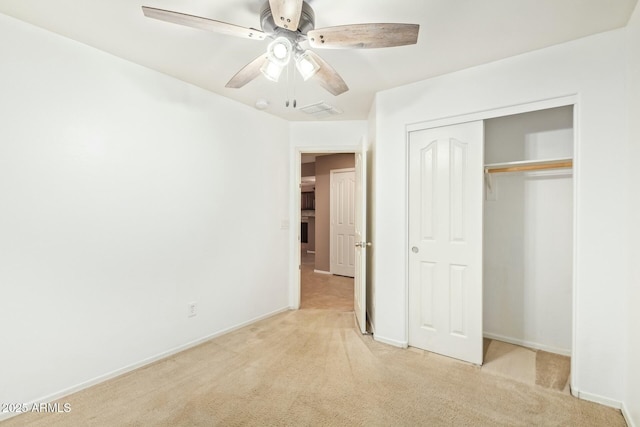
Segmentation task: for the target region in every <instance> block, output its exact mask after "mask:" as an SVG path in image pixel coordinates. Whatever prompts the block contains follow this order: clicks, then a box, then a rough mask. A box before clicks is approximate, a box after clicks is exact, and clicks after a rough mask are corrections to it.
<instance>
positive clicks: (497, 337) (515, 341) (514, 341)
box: [483, 332, 571, 356]
mask: <svg viewBox="0 0 640 427" xmlns="http://www.w3.org/2000/svg"><path fill="white" fill-rule="evenodd" d="M483 336H484V337H485V338H489V339H492V340H498V341H503V342H506V343H509V344H514V345H519V346H522V347H528V348H533V349H534V350H542V351H546V352H549V353H555V354H560V355H562V356H571V349H566V348H558V347H551V346H548V345H544V344H539V343H536V342H533V341H526V340H521V339H517V338H511V337H505V336H503V335H498V334H492V333H490V332H484V334H483Z"/></svg>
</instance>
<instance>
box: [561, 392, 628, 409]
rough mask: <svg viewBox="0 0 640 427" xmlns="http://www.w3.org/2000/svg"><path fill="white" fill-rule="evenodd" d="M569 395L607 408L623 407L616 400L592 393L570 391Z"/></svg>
mask: <svg viewBox="0 0 640 427" xmlns="http://www.w3.org/2000/svg"><path fill="white" fill-rule="evenodd" d="M571 394H572V395H573V396H574V397H577V398H578V399H582V400H588V401H589V402H594V403H599V404H601V405H604V406H609V407H611V408H615V409H622V406H623V404H622V402H620V401H618V400H614V399H609V398H608V397H603V396H599V395H597V394H593V393H588V392H584V391H580V390H575V389H571Z"/></svg>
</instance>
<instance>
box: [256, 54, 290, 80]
mask: <svg viewBox="0 0 640 427" xmlns="http://www.w3.org/2000/svg"><path fill="white" fill-rule="evenodd" d="M284 67H285V66H284V65H280V64H278V63H277V62H274V61H272V60H271V59H267V60H266V61H264V64H262V67H260V71H262V74H263V75H264V76H265V77H266V78H267V79H269V80H271V81H272V82H277V81H278V80H280V74H282V70H284Z"/></svg>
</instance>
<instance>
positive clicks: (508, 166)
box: [484, 159, 573, 173]
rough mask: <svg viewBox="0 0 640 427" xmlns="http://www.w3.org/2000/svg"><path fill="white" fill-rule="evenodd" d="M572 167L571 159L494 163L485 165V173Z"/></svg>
mask: <svg viewBox="0 0 640 427" xmlns="http://www.w3.org/2000/svg"><path fill="white" fill-rule="evenodd" d="M572 167H573V159H557V160H532V161H524V162H510V163H495V164H491V165H485V167H484V172H485V173H501V172H527V171H538V170H547V169H567V168H572Z"/></svg>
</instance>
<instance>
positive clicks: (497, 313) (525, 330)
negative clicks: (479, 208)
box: [483, 107, 573, 355]
mask: <svg viewBox="0 0 640 427" xmlns="http://www.w3.org/2000/svg"><path fill="white" fill-rule="evenodd" d="M484 125H485V126H484V128H485V150H484V152H485V159H484V160H485V164H490V163H499V162H510V161H521V160H541V159H554V158H571V157H573V109H572V108H571V107H561V108H552V109H548V110H542V111H536V112H531V113H524V114H517V115H513V116H507V117H500V118H495V119H489V120H486V121H485V123H484ZM485 191H487V192H488V193H487V196H489V197H487V198H486V199H485V202H484V239H483V259H484V266H483V286H484V288H483V294H484V304H483V308H484V311H483V328H484V333H485V336H488V337H490V338H495V339H501V340H504V341H507V342H512V343H515V344H520V345H526V346H528V347H533V348H538V349H542V350H547V351H552V352H556V353H561V354H566V355H570V354H571V338H572V335H571V330H572V292H571V290H572V272H573V179H572V173H571V170H570V169H562V170H552V171H539V172H524V173H497V174H492V175H491V189H489V188H488V187H487V186H485Z"/></svg>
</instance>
